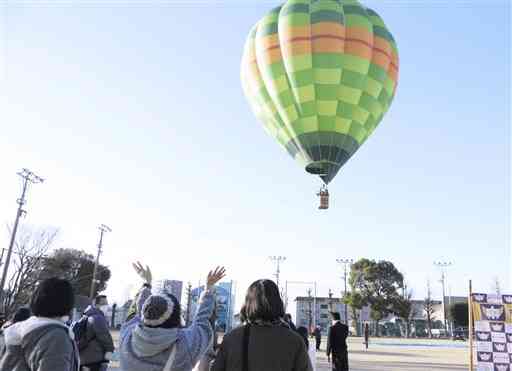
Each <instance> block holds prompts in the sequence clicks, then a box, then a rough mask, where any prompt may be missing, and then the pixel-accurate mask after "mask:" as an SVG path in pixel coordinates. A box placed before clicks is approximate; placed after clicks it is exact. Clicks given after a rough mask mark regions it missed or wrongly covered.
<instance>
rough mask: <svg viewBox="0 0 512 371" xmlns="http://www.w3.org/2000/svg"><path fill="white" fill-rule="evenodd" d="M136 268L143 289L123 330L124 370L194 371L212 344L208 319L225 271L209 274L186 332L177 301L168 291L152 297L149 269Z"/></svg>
mask: <svg viewBox="0 0 512 371" xmlns="http://www.w3.org/2000/svg"><path fill="white" fill-rule="evenodd" d="M133 266H134V268H135V271H136V272H137V273H138V274H139V276H141V277H142V279H143V280H144V285H143V287H142V289H141V291H140V292H139V293H138V294H137V297H136V307H135V314H134V315H133V316H131V318H129V319H128V320H127V322H125V323H124V324H123V326H122V328H121V337H120V363H121V369H122V370H123V371H141V370H144V371H191V370H192V369H193V367H194V366H195V365H196V364H197V362H198V361H199V360H200V359H201V357H202V356H203V355H204V354H205V352H206V351H207V349H208V347H209V345H210V343H211V342H212V340H213V335H214V331H213V328H212V326H211V324H210V321H209V319H210V317H211V315H212V313H213V310H214V306H215V292H214V289H215V288H214V286H215V284H216V283H217V282H218V281H220V280H221V279H222V278H223V277H224V276H225V269H224V268H223V267H217V268H216V269H215V270H213V271H211V272H209V274H208V277H207V284H206V290H205V291H204V292H203V293H202V295H201V298H200V300H199V307H198V310H197V313H196V315H195V318H194V320H193V322H192V325H191V326H190V327H187V328H183V327H182V325H181V309H180V303H179V301H178V299H177V298H176V297H174V295H172V294H170V293H168V292H165V291H164V292H161V293H152V292H151V281H152V275H151V270H150V269H149V267H147V266H146V268H144V267H143V266H142V265H141V264H140V263H136V264H134V265H133Z"/></svg>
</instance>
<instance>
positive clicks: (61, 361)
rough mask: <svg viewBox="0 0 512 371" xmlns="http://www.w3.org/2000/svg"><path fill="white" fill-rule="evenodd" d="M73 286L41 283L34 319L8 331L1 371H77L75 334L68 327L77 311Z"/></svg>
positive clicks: (61, 282)
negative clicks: (75, 309) (70, 319)
mask: <svg viewBox="0 0 512 371" xmlns="http://www.w3.org/2000/svg"><path fill="white" fill-rule="evenodd" d="M74 300H75V295H74V291H73V286H72V285H71V283H70V282H69V281H67V280H64V279H60V278H57V277H53V278H48V279H46V280H44V281H43V282H41V283H40V284H39V285H38V286H37V289H36V291H35V293H34V294H33V295H32V298H31V302H30V310H31V312H32V314H33V316H32V317H30V318H28V319H26V320H25V321H21V322H18V323H15V324H13V325H12V326H10V327H8V328H7V329H5V332H4V333H5V344H6V351H5V354H4V355H3V356H2V359H1V360H0V371H13V370H16V371H17V370H24V371H78V368H79V364H80V359H79V356H78V349H77V347H76V344H75V341H74V336H73V335H74V334H73V331H71V329H69V328H68V327H67V326H66V324H65V323H66V322H67V321H68V320H69V315H70V313H71V311H72V310H73V307H74Z"/></svg>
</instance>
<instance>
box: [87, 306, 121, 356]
mask: <svg viewBox="0 0 512 371" xmlns="http://www.w3.org/2000/svg"><path fill="white" fill-rule="evenodd" d="M84 315H86V316H87V317H88V321H87V333H86V337H87V339H88V340H90V341H89V342H88V343H87V347H85V349H82V350H81V351H80V364H82V365H90V364H95V363H100V362H102V361H105V353H107V352H114V342H113V340H112V335H110V330H109V329H108V324H107V320H106V319H105V315H104V314H103V312H102V311H101V310H99V309H98V308H94V307H92V306H89V307H88V308H87V309H86V310H85V312H84Z"/></svg>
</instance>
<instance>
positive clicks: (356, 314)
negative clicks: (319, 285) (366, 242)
mask: <svg viewBox="0 0 512 371" xmlns="http://www.w3.org/2000/svg"><path fill="white" fill-rule="evenodd" d="M348 282H349V286H350V292H347V293H346V295H345V296H344V297H343V298H342V301H343V302H344V303H346V304H348V305H349V306H350V310H351V312H352V313H351V317H352V318H353V320H354V321H355V326H354V327H355V328H356V331H357V332H358V335H360V333H359V332H360V313H361V310H362V309H363V307H366V306H368V307H369V308H370V318H371V319H372V320H373V321H374V323H375V332H376V335H377V336H379V335H380V330H381V326H380V322H381V321H383V320H384V319H386V318H387V317H388V316H389V315H394V316H396V317H397V318H398V319H399V321H398V323H399V326H400V330H401V333H402V334H403V335H404V336H405V337H409V336H410V334H411V327H412V323H413V321H414V318H415V317H416V316H417V315H418V314H420V313H418V312H419V311H422V312H423V313H424V318H425V325H426V326H425V327H426V329H425V331H426V334H427V336H428V337H432V329H434V328H440V326H442V325H441V324H440V321H439V320H438V319H436V318H435V316H434V313H435V307H436V302H435V301H434V300H433V298H432V291H431V288H430V283H429V282H427V295H426V297H425V299H424V300H422V302H421V305H420V306H418V305H417V306H415V305H414V301H413V299H412V296H413V291H412V290H410V289H408V288H407V285H406V282H405V279H404V275H403V274H402V273H401V272H400V271H399V270H398V269H397V268H396V267H395V265H394V264H393V263H392V262H389V261H385V260H382V261H375V260H371V259H366V258H363V259H360V260H358V261H356V262H355V263H353V264H352V265H351V269H350V276H349V281H348ZM459 312H462V311H461V310H460V309H458V313H459ZM459 322H460V321H459Z"/></svg>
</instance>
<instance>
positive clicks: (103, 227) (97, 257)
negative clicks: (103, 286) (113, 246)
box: [89, 224, 112, 300]
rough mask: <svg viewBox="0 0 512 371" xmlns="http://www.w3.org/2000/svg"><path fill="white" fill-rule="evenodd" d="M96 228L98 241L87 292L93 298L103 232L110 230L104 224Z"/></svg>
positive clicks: (110, 230)
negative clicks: (98, 236)
mask: <svg viewBox="0 0 512 371" xmlns="http://www.w3.org/2000/svg"><path fill="white" fill-rule="evenodd" d="M98 229H99V230H100V242H99V243H98V254H97V255H96V261H95V262H94V271H93V273H92V282H91V292H90V294H89V297H90V299H91V300H92V299H94V293H95V291H96V275H97V274H98V265H99V263H100V255H101V249H102V248H103V234H104V233H105V232H112V229H110V227H108V226H106V225H105V224H101V225H100V226H99V227H98Z"/></svg>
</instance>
